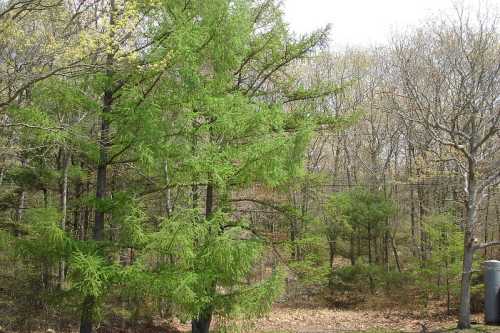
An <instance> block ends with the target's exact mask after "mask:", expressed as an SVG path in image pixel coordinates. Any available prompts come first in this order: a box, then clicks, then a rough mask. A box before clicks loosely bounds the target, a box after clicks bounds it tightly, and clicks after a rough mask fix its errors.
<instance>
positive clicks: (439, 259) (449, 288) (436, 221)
mask: <svg viewBox="0 0 500 333" xmlns="http://www.w3.org/2000/svg"><path fill="white" fill-rule="evenodd" d="M424 223H425V224H424V225H425V231H426V233H427V235H428V241H429V243H430V244H429V245H430V246H431V247H432V255H431V256H430V257H429V258H427V259H426V260H425V261H424V262H423V265H421V264H419V263H415V266H416V267H414V268H413V273H414V275H415V276H414V278H415V281H416V283H417V285H419V286H420V288H421V290H422V291H423V301H424V302H425V303H426V302H427V301H428V298H429V297H432V296H438V297H439V296H440V297H442V296H446V295H447V294H450V295H451V297H452V298H455V297H456V296H457V295H458V290H459V287H460V278H461V272H462V259H461V258H462V256H463V232H462V231H461V230H460V226H459V225H457V223H456V220H455V217H454V216H453V215H452V214H450V213H444V214H433V215H429V216H428V217H426V219H425V221H424ZM417 265H418V266H417Z"/></svg>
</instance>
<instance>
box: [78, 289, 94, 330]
mask: <svg viewBox="0 0 500 333" xmlns="http://www.w3.org/2000/svg"><path fill="white" fill-rule="evenodd" d="M94 304H95V298H94V296H90V295H88V296H86V297H85V299H84V300H83V305H82V316H81V319H80V333H92V330H93V328H92V325H93V324H92V323H93V314H94V313H93V312H94Z"/></svg>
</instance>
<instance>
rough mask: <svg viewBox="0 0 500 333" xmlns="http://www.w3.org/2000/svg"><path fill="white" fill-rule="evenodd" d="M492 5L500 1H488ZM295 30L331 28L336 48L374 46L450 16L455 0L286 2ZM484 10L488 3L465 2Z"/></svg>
mask: <svg viewBox="0 0 500 333" xmlns="http://www.w3.org/2000/svg"><path fill="white" fill-rule="evenodd" d="M486 1H489V2H487V3H488V4H489V5H491V4H492V3H500V0H486ZM283 3H284V9H285V19H286V20H287V22H288V23H289V24H290V26H291V28H292V30H294V31H295V32H297V33H307V32H310V31H312V30H314V29H316V28H319V27H321V26H324V25H326V24H328V23H331V25H332V31H331V40H332V41H331V45H332V46H333V47H345V46H347V45H349V46H371V45H377V44H382V43H384V42H385V41H387V40H388V39H389V37H390V35H391V32H393V31H395V30H404V29H406V28H407V27H411V26H415V25H418V23H419V22H421V21H422V20H424V19H425V18H427V17H429V16H435V15H442V13H446V12H447V11H448V13H449V12H450V10H451V9H452V8H453V2H452V0H283ZM463 3H464V4H465V5H466V6H477V4H478V3H481V4H482V5H481V6H482V7H483V6H484V5H485V4H486V2H485V0H463Z"/></svg>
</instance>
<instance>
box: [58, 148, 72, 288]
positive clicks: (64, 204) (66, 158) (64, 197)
mask: <svg viewBox="0 0 500 333" xmlns="http://www.w3.org/2000/svg"><path fill="white" fill-rule="evenodd" d="M62 159H63V165H62V168H63V175H62V181H61V189H60V195H61V229H62V230H63V231H65V230H66V217H67V215H68V170H69V163H70V155H69V154H68V153H67V152H64V151H63V152H62ZM65 268H66V263H65V262H64V260H61V261H60V263H59V288H61V289H62V288H63V287H64V280H65Z"/></svg>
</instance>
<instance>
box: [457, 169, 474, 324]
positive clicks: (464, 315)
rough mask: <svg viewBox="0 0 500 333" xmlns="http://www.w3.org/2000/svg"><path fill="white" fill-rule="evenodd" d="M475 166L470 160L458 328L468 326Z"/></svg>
mask: <svg viewBox="0 0 500 333" xmlns="http://www.w3.org/2000/svg"><path fill="white" fill-rule="evenodd" d="M474 171H475V168H474V163H473V162H471V165H470V166H469V174H468V182H467V211H466V214H467V216H466V220H465V226H464V227H465V233H464V259H463V266H462V280H461V284H460V309H459V314H458V315H459V317H458V328H459V329H468V328H470V327H471V326H470V287H471V276H472V264H473V257H474V234H473V230H474V227H475V225H476V222H477V209H478V200H477V199H478V198H477V191H476V183H475V174H474Z"/></svg>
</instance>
